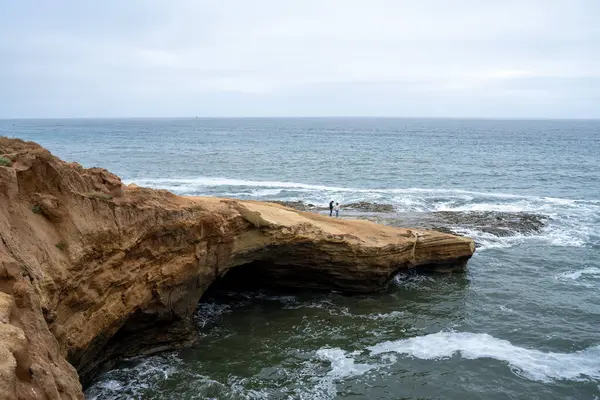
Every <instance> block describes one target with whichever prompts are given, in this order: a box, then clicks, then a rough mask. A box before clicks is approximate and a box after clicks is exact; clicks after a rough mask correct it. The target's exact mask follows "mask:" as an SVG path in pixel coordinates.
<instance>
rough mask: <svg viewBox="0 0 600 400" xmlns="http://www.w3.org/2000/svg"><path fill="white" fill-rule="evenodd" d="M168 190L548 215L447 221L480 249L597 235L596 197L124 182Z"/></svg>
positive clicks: (589, 239)
mask: <svg viewBox="0 0 600 400" xmlns="http://www.w3.org/2000/svg"><path fill="white" fill-rule="evenodd" d="M131 182H135V183H136V184H139V185H143V186H149V187H154V188H162V189H167V190H170V191H172V192H174V193H177V194H182V195H210V196H218V197H235V198H241V199H254V200H285V201H304V202H306V203H312V204H316V205H319V206H325V205H326V204H327V203H328V202H329V201H330V200H331V198H334V199H336V200H339V201H340V202H341V204H349V203H355V202H360V201H367V202H373V203H385V204H391V205H393V207H394V209H395V210H396V211H397V212H409V213H410V212H416V213H421V212H438V211H450V212H465V213H469V212H511V213H534V214H538V215H543V216H545V217H548V218H550V219H551V220H552V221H550V222H549V223H548V224H547V226H546V227H545V228H544V229H543V230H542V231H541V232H538V233H535V234H522V233H518V232H513V233H512V234H509V235H506V236H504V237H498V236H495V235H490V234H489V233H486V232H481V231H478V230H476V229H473V227H469V226H449V228H450V229H451V230H453V231H455V232H457V233H460V234H466V235H469V236H471V237H473V238H474V239H475V240H476V242H478V243H479V245H480V246H479V248H480V250H483V249H490V248H508V247H513V246H516V245H520V244H522V243H524V242H525V241H529V240H543V241H545V242H546V243H549V244H550V245H553V246H568V247H583V246H586V245H588V244H592V245H594V244H596V243H598V242H599V240H600V237H599V236H598V234H597V230H596V226H597V224H598V223H600V200H597V199H592V200H577V199H565V198H557V197H547V196H530V195H517V194H510V193H502V192H481V191H471V190H463V189H448V188H414V187H413V188H374V189H368V188H352V187H338V186H326V185H316V184H305V183H297V182H283V181H258V180H243V179H229V178H220V177H198V178H185V179H179V178H174V179H165V178H158V179H150V178H146V179H138V180H134V181H129V182H127V183H131Z"/></svg>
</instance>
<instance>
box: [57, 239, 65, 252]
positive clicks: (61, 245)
mask: <svg viewBox="0 0 600 400" xmlns="http://www.w3.org/2000/svg"><path fill="white" fill-rule="evenodd" d="M55 246H56V248H57V249H59V250H60V251H65V250H66V249H67V247H68V246H67V244H66V243H65V242H63V241H62V240H61V241H60V242H58V243H56V244H55Z"/></svg>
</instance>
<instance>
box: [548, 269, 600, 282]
mask: <svg viewBox="0 0 600 400" xmlns="http://www.w3.org/2000/svg"><path fill="white" fill-rule="evenodd" d="M583 275H586V276H590V277H592V278H595V277H597V276H600V268H595V267H590V268H584V269H580V270H578V271H568V272H563V273H561V274H559V275H558V277H559V278H563V279H572V280H576V279H579V278H581V277H582V276H583Z"/></svg>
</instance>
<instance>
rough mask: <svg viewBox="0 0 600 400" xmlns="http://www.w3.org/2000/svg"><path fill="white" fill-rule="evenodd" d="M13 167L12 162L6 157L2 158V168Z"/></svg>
mask: <svg viewBox="0 0 600 400" xmlns="http://www.w3.org/2000/svg"><path fill="white" fill-rule="evenodd" d="M11 165H12V161H10V160H9V159H8V158H6V157H2V156H0V167H10V166H11Z"/></svg>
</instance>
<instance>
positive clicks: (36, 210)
mask: <svg viewBox="0 0 600 400" xmlns="http://www.w3.org/2000/svg"><path fill="white" fill-rule="evenodd" d="M31 211H32V212H33V213H34V214H41V213H42V208H41V207H40V205H39V204H36V205H35V206H33V207H31Z"/></svg>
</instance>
